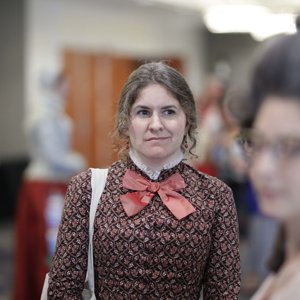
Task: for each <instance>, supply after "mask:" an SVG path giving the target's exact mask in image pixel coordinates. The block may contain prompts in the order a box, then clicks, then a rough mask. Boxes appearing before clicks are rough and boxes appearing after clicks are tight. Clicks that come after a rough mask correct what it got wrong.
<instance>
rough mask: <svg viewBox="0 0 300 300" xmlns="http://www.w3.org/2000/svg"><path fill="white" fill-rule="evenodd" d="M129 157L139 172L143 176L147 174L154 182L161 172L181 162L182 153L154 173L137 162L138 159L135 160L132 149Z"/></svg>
mask: <svg viewBox="0 0 300 300" xmlns="http://www.w3.org/2000/svg"><path fill="white" fill-rule="evenodd" d="M129 156H130V158H131V160H132V161H133V162H134V164H135V165H136V166H137V167H138V168H139V169H140V170H141V171H143V172H144V173H145V174H147V175H148V176H149V177H150V178H151V179H152V180H156V179H157V178H158V177H159V174H160V172H161V171H162V170H168V169H171V168H173V167H175V166H176V165H178V164H179V163H180V162H181V161H182V160H183V153H180V155H179V156H178V157H177V158H176V159H175V160H173V161H171V162H169V163H167V164H164V165H163V166H162V168H161V170H156V171H155V170H152V169H150V168H149V167H148V166H146V165H145V164H143V163H142V162H141V161H139V159H138V158H137V156H136V154H135V153H134V151H133V150H132V149H130V150H129Z"/></svg>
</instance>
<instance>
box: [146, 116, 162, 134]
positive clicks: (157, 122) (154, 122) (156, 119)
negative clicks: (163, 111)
mask: <svg viewBox="0 0 300 300" xmlns="http://www.w3.org/2000/svg"><path fill="white" fill-rule="evenodd" d="M149 128H150V129H151V130H154V131H156V130H162V129H163V123H162V120H161V117H160V115H159V114H157V113H153V115H152V116H151V118H150V124H149Z"/></svg>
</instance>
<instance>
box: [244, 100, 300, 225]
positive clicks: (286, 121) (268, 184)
mask: <svg viewBox="0 0 300 300" xmlns="http://www.w3.org/2000/svg"><path fill="white" fill-rule="evenodd" d="M254 132H256V133H257V134H255V135H254V136H256V137H255V138H253V149H254V152H253V158H252V163H251V166H250V176H251V179H252V182H253V183H254V187H255V189H256V192H257V196H258V201H259V206H260V208H261V211H262V212H263V213H264V214H266V215H268V216H270V217H275V218H277V219H279V220H281V221H284V220H287V219H289V218H292V217H297V215H298V216H300V104H299V103H297V102H296V101H292V100H291V99H290V101H288V99H280V98H276V97H268V98H267V99H266V100H265V101H264V103H263V104H262V106H261V108H260V110H259V112H258V114H257V117H256V120H255V122H254Z"/></svg>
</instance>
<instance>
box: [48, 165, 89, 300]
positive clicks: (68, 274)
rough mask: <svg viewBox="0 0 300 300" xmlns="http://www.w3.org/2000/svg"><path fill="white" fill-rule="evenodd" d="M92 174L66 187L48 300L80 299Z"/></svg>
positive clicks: (84, 265)
mask: <svg viewBox="0 0 300 300" xmlns="http://www.w3.org/2000/svg"><path fill="white" fill-rule="evenodd" d="M90 199H91V172H90V171H85V172H82V173H80V174H79V175H77V176H74V177H73V178H72V179H71V181H70V184H69V186H68V190H67V193H66V197H65V205H64V210H63V215H62V220H61V224H60V227H59V232H58V236H57V245H56V251H55V254H54V257H53V260H52V265H51V268H50V273H49V288H48V299H49V300H52V299H66V300H68V299H69V300H71V299H72V300H77V299H78V300H79V299H81V298H82V290H83V288H84V282H85V278H86V270H87V256H88V241H89V233H88V228H89V208H90Z"/></svg>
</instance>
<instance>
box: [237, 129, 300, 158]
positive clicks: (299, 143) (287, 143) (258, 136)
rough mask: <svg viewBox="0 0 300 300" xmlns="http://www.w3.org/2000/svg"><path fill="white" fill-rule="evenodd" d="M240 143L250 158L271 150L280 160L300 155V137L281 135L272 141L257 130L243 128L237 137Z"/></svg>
mask: <svg viewBox="0 0 300 300" xmlns="http://www.w3.org/2000/svg"><path fill="white" fill-rule="evenodd" d="M237 141H238V144H239V145H240V146H241V147H242V149H243V152H244V154H245V156H246V158H248V159H253V158H256V157H257V156H258V155H260V154H261V153H262V152H263V151H266V150H268V151H270V152H271V153H272V154H273V155H274V157H276V158H277V159H279V160H280V161H284V160H290V159H294V158H299V157H300V137H293V136H281V137H280V138H278V139H276V140H274V141H270V140H268V139H267V138H266V137H265V136H264V135H263V134H262V133H260V132H258V131H256V130H253V129H252V130H243V131H242V132H241V133H240V135H239V136H238V137H237Z"/></svg>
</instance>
